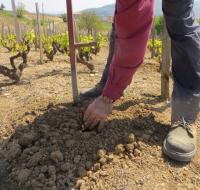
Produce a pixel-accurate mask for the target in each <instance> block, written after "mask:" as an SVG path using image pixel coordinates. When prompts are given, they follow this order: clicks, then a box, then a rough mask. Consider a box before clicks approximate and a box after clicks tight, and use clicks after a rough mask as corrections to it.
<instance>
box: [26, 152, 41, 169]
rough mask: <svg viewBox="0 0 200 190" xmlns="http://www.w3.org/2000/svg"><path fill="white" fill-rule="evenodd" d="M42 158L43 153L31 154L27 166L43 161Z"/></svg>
mask: <svg viewBox="0 0 200 190" xmlns="http://www.w3.org/2000/svg"><path fill="white" fill-rule="evenodd" d="M41 159H42V153H41V152H37V153H35V154H34V155H33V156H31V158H30V160H29V162H28V164H27V166H28V167H34V166H36V165H37V164H38V163H39V162H40V161H41Z"/></svg>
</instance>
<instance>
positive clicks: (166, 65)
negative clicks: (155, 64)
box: [161, 23, 171, 100]
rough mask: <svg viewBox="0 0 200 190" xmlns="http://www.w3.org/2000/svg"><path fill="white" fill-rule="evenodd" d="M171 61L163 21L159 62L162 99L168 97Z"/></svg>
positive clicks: (168, 42)
mask: <svg viewBox="0 0 200 190" xmlns="http://www.w3.org/2000/svg"><path fill="white" fill-rule="evenodd" d="M170 63H171V41H170V38H169V35H168V32H167V28H166V25H165V23H164V31H163V52H162V63H161V97H162V98H163V99H164V100H169V99H170V91H169V79H170V65H171V64H170Z"/></svg>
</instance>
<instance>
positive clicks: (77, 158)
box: [74, 155, 81, 164]
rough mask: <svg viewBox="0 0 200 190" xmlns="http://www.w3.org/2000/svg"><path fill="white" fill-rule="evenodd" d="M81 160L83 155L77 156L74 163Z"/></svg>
mask: <svg viewBox="0 0 200 190" xmlns="http://www.w3.org/2000/svg"><path fill="white" fill-rule="evenodd" d="M80 161H81V156H80V155H77V156H75V158H74V163H75V164H78V163H79V162H80Z"/></svg>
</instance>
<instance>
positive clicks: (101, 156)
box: [97, 149, 106, 158]
mask: <svg viewBox="0 0 200 190" xmlns="http://www.w3.org/2000/svg"><path fill="white" fill-rule="evenodd" d="M97 155H98V157H99V158H104V157H105V156H106V151H105V150H104V149H100V150H99V151H98V153H97Z"/></svg>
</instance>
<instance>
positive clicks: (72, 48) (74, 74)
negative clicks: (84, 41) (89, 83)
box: [67, 0, 79, 103]
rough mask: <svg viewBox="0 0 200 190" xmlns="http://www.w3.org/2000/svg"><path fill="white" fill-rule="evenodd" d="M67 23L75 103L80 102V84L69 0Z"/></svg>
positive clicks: (68, 0)
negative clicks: (78, 82) (78, 81)
mask: <svg viewBox="0 0 200 190" xmlns="http://www.w3.org/2000/svg"><path fill="white" fill-rule="evenodd" d="M67 18H68V19H67V21H68V22H67V23H68V32H69V47H70V62H71V77H72V92H73V100H74V103H77V102H78V97H79V94H78V84H77V71H76V54H75V51H76V47H75V41H74V23H73V20H74V19H73V12H72V2H71V0H67Z"/></svg>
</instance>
